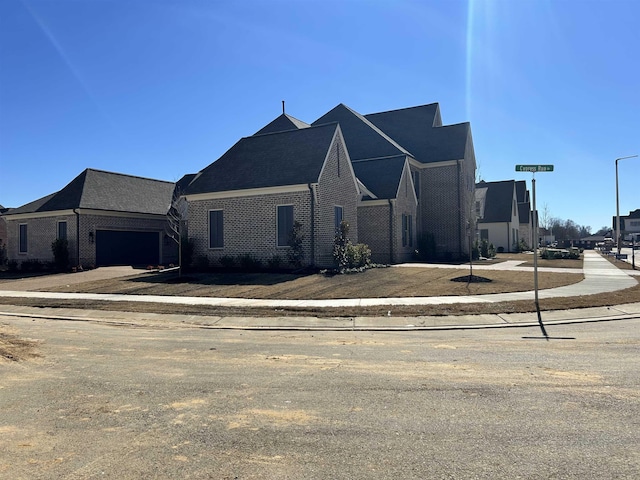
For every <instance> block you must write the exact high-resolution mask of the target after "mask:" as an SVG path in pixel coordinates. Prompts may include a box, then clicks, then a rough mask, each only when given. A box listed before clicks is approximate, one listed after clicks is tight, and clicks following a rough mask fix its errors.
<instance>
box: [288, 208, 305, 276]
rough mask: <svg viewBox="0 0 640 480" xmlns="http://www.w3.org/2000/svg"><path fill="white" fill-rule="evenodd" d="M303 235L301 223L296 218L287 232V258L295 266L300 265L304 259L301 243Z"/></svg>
mask: <svg viewBox="0 0 640 480" xmlns="http://www.w3.org/2000/svg"><path fill="white" fill-rule="evenodd" d="M302 240H304V235H303V234H302V224H301V223H300V222H298V221H297V220H296V221H295V222H293V229H292V230H291V233H290V234H289V250H288V251H287V260H289V263H290V264H291V265H293V266H294V267H295V268H300V267H302V263H303V261H304V246H303V245H302Z"/></svg>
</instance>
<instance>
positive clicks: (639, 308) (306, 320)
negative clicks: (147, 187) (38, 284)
mask: <svg viewBox="0 0 640 480" xmlns="http://www.w3.org/2000/svg"><path fill="white" fill-rule="evenodd" d="M494 267H495V265H494V266H492V268H494ZM504 267H505V268H510V269H515V268H519V269H523V271H530V270H531V268H527V267H517V266H514V265H505V266H504ZM583 272H584V276H585V278H584V280H583V281H582V282H579V283H577V284H574V285H568V286H565V287H558V288H553V289H548V290H541V291H540V292H539V298H553V297H571V296H581V295H592V294H596V293H603V292H613V291H616V290H623V289H625V288H629V287H633V286H635V285H637V283H638V282H637V281H636V280H635V279H634V278H633V277H632V276H630V275H629V273H628V272H629V271H625V270H620V269H619V268H617V267H616V266H615V265H613V264H611V263H610V262H609V261H607V260H606V259H604V258H602V257H601V256H600V255H599V254H597V253H595V252H590V251H585V252H584V268H583ZM633 273H636V272H633ZM0 296H3V297H25V298H51V299H79V300H103V301H114V302H118V301H128V302H152V303H165V304H167V305H180V304H182V305H207V306H212V307H215V306H237V307H270V308H278V307H316V308H318V307H319V308H322V307H340V306H369V305H388V306H393V305H439V304H447V303H448V304H450V303H459V302H463V303H477V302H488V303H494V302H505V301H513V300H533V299H534V292H533V291H528V292H514V293H500V294H490V295H468V296H444V297H401V298H355V299H337V300H278V299H275V300H268V299H248V298H212V297H175V296H174V297H170V296H151V295H144V296H142V295H122V294H87V293H53V292H34V291H4V290H0ZM0 315H25V316H29V317H38V318H50V319H52V318H67V319H76V320H81V319H82V320H87V321H98V319H100V321H105V322H114V323H118V324H129V323H131V324H138V323H137V322H142V323H143V324H148V323H149V322H151V323H155V322H159V321H162V322H163V323H166V322H167V321H169V322H170V323H172V324H176V325H181V324H182V325H190V326H194V325H198V326H201V327H202V328H255V329H267V328H299V329H327V328H329V329H336V328H338V329H367V330H389V329H391V330H394V329H403V330H406V329H429V328H431V329H432V328H448V329H450V328H488V327H505V326H526V325H528V324H529V323H531V324H532V325H537V316H536V313H526V314H501V315H466V316H437V317H436V316H434V317H430V316H421V317H411V318H406V317H391V316H386V317H354V318H315V317H268V318H267V317H265V318H253V317H250V318H244V317H199V316H193V315H174V314H161V315H158V314H135V313H129V312H104V311H89V310H76V309H59V308H56V309H46V308H45V309H42V308H37V309H35V308H30V307H14V306H0ZM638 315H640V303H634V304H627V305H621V306H616V307H598V308H589V309H580V310H563V311H553V312H544V320H545V323H548V324H552V323H554V322H562V323H566V322H572V321H585V319H590V320H591V321H594V320H595V321H602V320H615V319H621V318H632V317H633V316H638Z"/></svg>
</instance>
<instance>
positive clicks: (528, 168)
mask: <svg viewBox="0 0 640 480" xmlns="http://www.w3.org/2000/svg"><path fill="white" fill-rule="evenodd" d="M516 172H531V173H536V172H553V165H516Z"/></svg>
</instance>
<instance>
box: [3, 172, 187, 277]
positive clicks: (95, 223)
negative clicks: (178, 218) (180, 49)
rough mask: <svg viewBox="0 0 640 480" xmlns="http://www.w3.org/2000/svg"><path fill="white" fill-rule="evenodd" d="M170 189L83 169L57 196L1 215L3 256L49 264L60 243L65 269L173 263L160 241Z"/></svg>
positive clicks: (168, 245)
mask: <svg viewBox="0 0 640 480" xmlns="http://www.w3.org/2000/svg"><path fill="white" fill-rule="evenodd" d="M173 189H174V183H172V182H164V181H160V180H153V179H148V178H141V177H134V176H129V175H123V174H119V173H111V172H105V171H101V170H94V169H86V170H85V171H83V172H82V173H81V174H80V175H78V176H77V177H76V178H75V179H73V180H72V181H71V182H70V183H69V184H68V185H66V186H65V187H64V188H63V189H62V190H60V191H58V192H56V193H53V194H51V195H48V196H46V197H43V198H40V199H38V200H35V201H33V202H31V203H28V204H26V205H23V206H21V207H18V208H13V209H10V210H8V211H7V212H5V213H4V215H3V218H4V220H5V221H6V226H7V244H8V245H7V246H8V248H7V256H8V258H9V260H14V261H17V262H18V263H21V262H23V261H25V260H38V261H41V262H50V261H53V253H52V251H51V244H52V242H53V241H54V240H56V239H57V238H66V239H67V241H68V245H69V256H70V263H71V265H83V266H85V267H87V266H94V265H95V266H103V265H135V264H140V265H148V264H153V265H158V264H162V263H165V262H166V263H169V262H175V261H176V258H177V247H176V244H175V243H174V242H173V241H170V239H168V237H166V235H165V231H166V222H167V219H166V213H167V210H168V208H169V205H170V203H171V196H172V194H173Z"/></svg>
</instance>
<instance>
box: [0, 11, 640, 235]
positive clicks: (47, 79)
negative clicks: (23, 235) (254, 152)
mask: <svg viewBox="0 0 640 480" xmlns="http://www.w3.org/2000/svg"><path fill="white" fill-rule="evenodd" d="M638 18H640V2H638V1H636V0H629V1H626V0H609V1H595V0H591V1H587V0H583V1H578V0H564V1H561V0H556V1H551V0H535V1H534V0H531V1H530V0H495V1H492V0H486V1H482V0H458V1H457V0H437V1H433V0H422V1H407V0H398V1H365V0H345V1H337V0H323V1H316V0H308V1H304V0H296V1H293V0H270V1H267V0H246V1H242V0H241V1H206V0H154V1H150V0H149V1H143V0H2V1H1V2H0V204H2V205H4V206H5V207H17V206H20V205H22V204H24V203H27V202H29V201H32V200H35V199H37V198H40V197H42V196H44V195H47V194H49V193H53V192H55V191H57V190H59V189H60V188H62V187H64V186H65V185H66V184H67V183H68V182H69V181H71V180H72V179H73V178H74V177H75V176H77V175H78V174H79V173H80V172H82V171H83V170H84V169H85V168H96V169H102V170H107V171H113V172H121V173H126V174H131V175H139V176H144V177H151V178H158V179H163V180H177V179H179V178H180V177H181V176H182V175H183V174H185V173H192V172H197V171H198V170H201V169H202V168H204V167H205V166H207V165H208V164H209V163H211V162H213V161H214V160H216V159H217V158H218V157H219V156H220V155H222V154H223V153H224V152H225V151H226V150H227V149H228V148H229V147H231V146H232V145H233V144H234V143H235V142H236V141H237V140H238V139H240V138H241V137H243V136H248V135H251V134H253V133H255V132H256V131H257V130H259V129H260V128H261V127H262V126H264V125H265V124H267V123H268V122H270V121H271V120H273V119H274V118H275V117H277V116H278V115H279V114H280V113H281V108H282V107H281V101H282V100H285V101H286V110H287V113H288V114H290V115H293V116H294V117H296V118H299V119H300V120H303V121H306V122H312V121H314V120H315V119H317V118H318V117H320V116H321V115H322V114H324V113H326V112H327V111H328V110H330V109H331V108H333V107H334V106H336V105H337V104H339V103H344V104H346V105H348V106H349V107H351V108H353V109H354V110H356V111H358V112H360V113H362V114H367V113H372V112H378V111H384V110H391V109H396V108H403V107H409V106H414V105H423V104H428V103H433V102H438V103H439V104H440V109H441V113H442V118H443V122H444V123H445V124H453V123H459V122H465V121H469V122H471V128H472V132H473V138H474V145H475V151H476V158H477V161H478V166H479V176H480V177H481V178H482V179H484V180H486V181H496V180H507V179H517V180H527V182H528V183H529V185H530V180H531V174H523V173H516V172H515V165H516V164H539V163H541V164H554V165H555V171H554V172H553V173H540V174H537V175H536V187H537V188H536V193H537V201H538V208H539V209H542V207H543V205H545V204H546V205H547V206H548V209H549V211H550V213H551V215H552V216H554V217H560V218H563V219H572V220H573V221H575V222H576V223H578V224H580V225H588V226H591V227H592V229H593V230H594V231H595V230H597V229H598V228H600V227H601V226H604V225H610V224H611V217H612V216H613V215H615V167H614V160H615V158H617V157H622V156H627V155H633V154H640V80H639V79H638V72H639V69H640V62H639V61H638V58H639V57H638V52H640V29H639V28H638V25H637V19H638ZM619 168H620V170H619V180H620V211H621V214H628V212H629V211H630V210H633V209H636V208H640V194H639V193H638V189H639V188H640V158H631V159H626V160H622V161H620V163H619Z"/></svg>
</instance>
